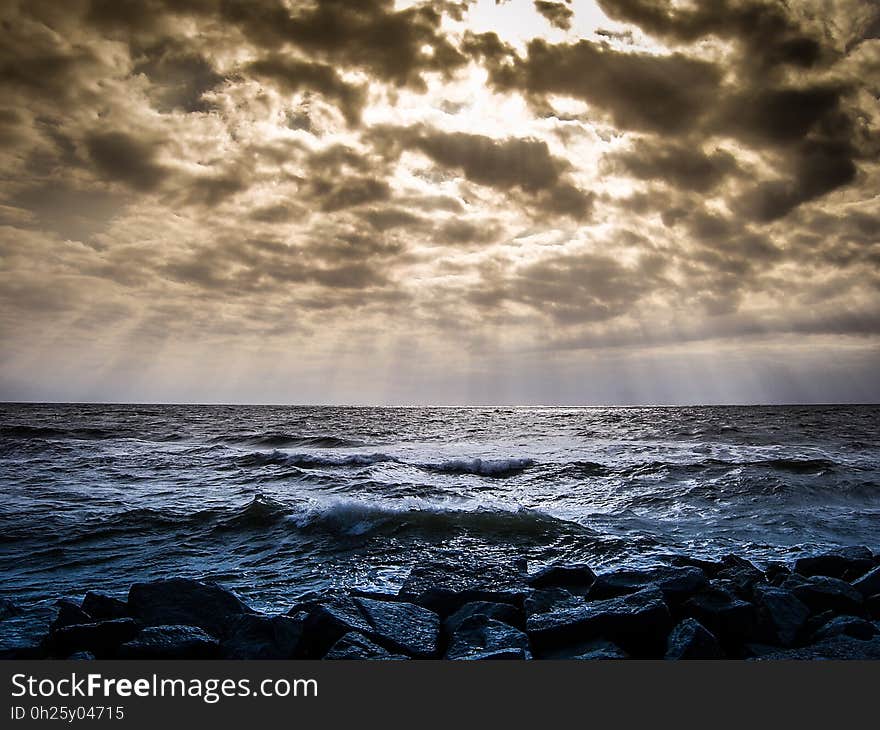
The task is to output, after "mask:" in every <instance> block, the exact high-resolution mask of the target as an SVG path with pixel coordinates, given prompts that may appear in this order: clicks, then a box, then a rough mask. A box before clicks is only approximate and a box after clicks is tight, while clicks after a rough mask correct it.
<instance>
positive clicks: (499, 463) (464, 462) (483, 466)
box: [417, 459, 535, 477]
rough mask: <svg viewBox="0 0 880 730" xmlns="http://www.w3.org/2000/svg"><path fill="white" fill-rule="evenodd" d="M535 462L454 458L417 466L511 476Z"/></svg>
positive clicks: (450, 472) (452, 472) (447, 472)
mask: <svg viewBox="0 0 880 730" xmlns="http://www.w3.org/2000/svg"><path fill="white" fill-rule="evenodd" d="M534 464H535V462H534V460H533V459H452V460H450V461H443V462H441V463H439V464H419V465H417V466H420V467H421V468H423V469H427V470H429V471H436V472H441V473H444V474H476V475H478V476H483V477H509V476H514V475H516V474H521V473H522V472H524V471H525V470H526V469H528V468H529V467H530V466H534Z"/></svg>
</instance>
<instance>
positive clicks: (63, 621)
mask: <svg viewBox="0 0 880 730" xmlns="http://www.w3.org/2000/svg"><path fill="white" fill-rule="evenodd" d="M55 608H56V614H55V620H54V621H52V623H51V624H50V626H49V631H50V632H51V631H58V629H63V628H64V627H65V626H73V625H74V624H90V623H94V621H95V619H93V618H92V617H91V616H89V614H87V613H86V612H85V611H83V610H82V609H81V608H80V607H79V606H78V605H77V604H76V603H74V602H73V601H71V600H69V599H67V598H61V599H59V600H57V601H55Z"/></svg>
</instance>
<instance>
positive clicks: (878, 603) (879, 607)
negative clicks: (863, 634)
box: [865, 593, 880, 621]
mask: <svg viewBox="0 0 880 730" xmlns="http://www.w3.org/2000/svg"><path fill="white" fill-rule="evenodd" d="M865 611H866V612H867V614H868V616H870V617H871V618H872V619H874V620H875V621H880V593H878V594H877V595H876V596H869V597H868V598H866V599H865Z"/></svg>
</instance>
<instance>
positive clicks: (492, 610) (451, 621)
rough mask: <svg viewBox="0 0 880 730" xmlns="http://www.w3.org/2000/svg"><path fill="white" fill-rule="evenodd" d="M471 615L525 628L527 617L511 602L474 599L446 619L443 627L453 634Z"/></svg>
mask: <svg viewBox="0 0 880 730" xmlns="http://www.w3.org/2000/svg"><path fill="white" fill-rule="evenodd" d="M471 616H485V617H486V618H490V619H493V620H495V621H500V622H501V623H505V624H509V625H511V626H516V627H517V628H523V626H524V625H525V619H524V617H523V614H522V612H521V611H520V610H519V609H517V608H516V607H515V606H511V605H510V604H509V603H490V602H488V601H472V602H471V603H466V604H464V606H462V607H461V608H460V609H458V610H457V611H456V612H455V613H454V614H452V615H451V616H450V617H449V618H447V619H446V621H444V622H443V629H444V630H445V631H446V633H447V634H449V635H452V634H454V633H455V632H456V631H458V627H459V626H461V624H462V622H463V621H465V620H466V619H469V618H470V617H471Z"/></svg>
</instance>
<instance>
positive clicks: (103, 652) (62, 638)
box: [46, 618, 142, 659]
mask: <svg viewBox="0 0 880 730" xmlns="http://www.w3.org/2000/svg"><path fill="white" fill-rule="evenodd" d="M141 628H142V627H141V624H139V623H138V622H137V621H135V620H134V619H132V618H116V619H111V620H110V621H98V622H96V623H89V624H74V625H72V626H65V627H64V628H61V629H58V630H57V631H54V632H52V633H50V634H49V636H48V638H47V640H46V648H47V650H48V651H49V653H50V654H52V655H53V656H59V657H66V656H69V655H70V654H72V653H73V652H75V651H88V652H91V653H92V654H94V655H95V656H96V657H98V658H99V659H105V658H108V657H112V656H114V655H115V654H116V650H117V649H118V648H119V647H120V646H121V645H122V644H124V643H125V642H127V641H131V640H132V639H133V638H134V637H135V636H137V634H138V632H139V631H140V630H141Z"/></svg>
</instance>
